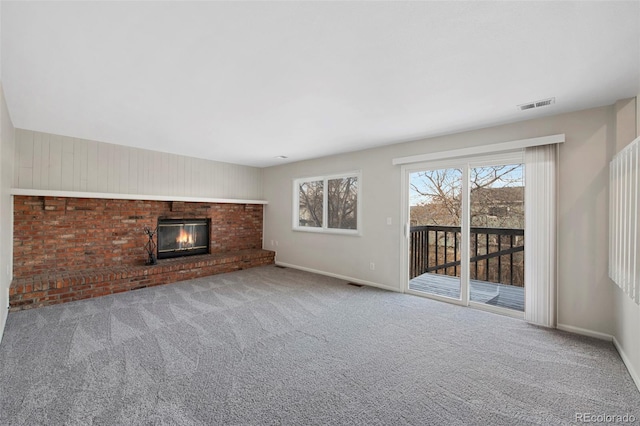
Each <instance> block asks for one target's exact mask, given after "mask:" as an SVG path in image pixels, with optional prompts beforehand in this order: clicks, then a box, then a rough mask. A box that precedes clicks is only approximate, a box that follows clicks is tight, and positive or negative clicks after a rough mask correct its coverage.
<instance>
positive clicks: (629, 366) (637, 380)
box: [613, 337, 640, 391]
mask: <svg viewBox="0 0 640 426" xmlns="http://www.w3.org/2000/svg"><path fill="white" fill-rule="evenodd" d="M613 346H615V347H616V349H617V350H618V353H619V354H620V358H622V362H624V365H625V366H626V367H627V371H628V372H629V375H630V376H631V378H632V379H633V381H634V382H635V384H636V387H637V388H638V391H640V375H639V374H638V372H637V371H636V370H635V368H633V364H631V360H630V359H629V357H628V356H627V354H626V353H624V350H623V349H622V346H620V343H618V339H616V338H615V337H613Z"/></svg>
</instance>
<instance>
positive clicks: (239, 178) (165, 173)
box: [14, 129, 262, 200]
mask: <svg viewBox="0 0 640 426" xmlns="http://www.w3.org/2000/svg"><path fill="white" fill-rule="evenodd" d="M15 164H16V167H15V171H14V186H15V187H16V188H23V189H48V190H63V191H83V192H85V191H86V192H106V193H120V194H143V195H177V196H194V197H209V198H235V199H253V200H255V199H262V169H260V168H256V167H248V166H240V165H235V164H229V163H221V162H216V161H210V160H202V159H197V158H192V157H185V156H181V155H175V154H167V153H162V152H157V151H150V150H144V149H139V148H130V147H126V146H121V145H114V144H109V143H103V142H96V141H90V140H84V139H78V138H72V137H66V136H59V135H52V134H48V133H40V132H34V131H31V130H23V129H16V152H15Z"/></svg>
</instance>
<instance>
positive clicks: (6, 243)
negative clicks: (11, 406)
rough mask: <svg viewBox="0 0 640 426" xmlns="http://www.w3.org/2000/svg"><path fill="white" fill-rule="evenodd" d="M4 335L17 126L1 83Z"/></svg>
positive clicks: (0, 307)
mask: <svg viewBox="0 0 640 426" xmlns="http://www.w3.org/2000/svg"><path fill="white" fill-rule="evenodd" d="M0 115H1V121H0V338H1V336H2V332H3V331H4V325H5V322H6V319H7V313H8V308H9V286H10V285H11V278H12V274H11V269H12V263H13V204H12V197H11V195H9V189H10V188H11V183H12V179H13V150H14V129H13V125H12V124H11V118H10V117H9V112H8V110H7V104H6V102H5V99H4V92H3V91H2V85H1V84H0Z"/></svg>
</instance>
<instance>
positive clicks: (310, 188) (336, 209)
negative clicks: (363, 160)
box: [298, 176, 358, 230]
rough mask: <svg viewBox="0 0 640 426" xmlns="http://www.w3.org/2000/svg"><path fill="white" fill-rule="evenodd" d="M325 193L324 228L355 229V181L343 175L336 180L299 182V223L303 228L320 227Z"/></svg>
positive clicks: (356, 201) (356, 204)
mask: <svg viewBox="0 0 640 426" xmlns="http://www.w3.org/2000/svg"><path fill="white" fill-rule="evenodd" d="M325 190H326V192H327V194H326V195H327V206H326V211H327V224H326V226H327V228H331V229H349V230H351V229H358V178H357V177H356V176H345V177H340V178H335V179H326V188H325V180H317V181H307V182H302V183H300V184H299V186H298V201H299V206H298V224H299V226H304V227H314V228H322V227H323V217H324V209H325V206H324V195H325V193H324V192H325Z"/></svg>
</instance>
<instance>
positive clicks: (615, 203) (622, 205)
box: [609, 138, 640, 305]
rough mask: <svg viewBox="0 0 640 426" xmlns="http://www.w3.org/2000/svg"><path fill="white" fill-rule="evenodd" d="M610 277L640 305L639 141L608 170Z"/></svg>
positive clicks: (613, 162) (628, 147)
mask: <svg viewBox="0 0 640 426" xmlns="http://www.w3.org/2000/svg"><path fill="white" fill-rule="evenodd" d="M609 174H610V179H609V238H610V240H609V277H610V278H611V279H612V280H613V281H614V282H615V283H616V284H617V285H618V286H619V287H620V288H621V289H622V290H623V291H624V292H625V293H626V294H627V295H628V296H629V297H630V298H631V299H633V300H634V301H635V302H636V303H637V304H639V305H640V227H639V225H640V224H639V223H638V222H639V221H640V210H639V209H638V208H639V204H638V192H639V191H640V138H638V139H636V140H635V141H633V142H632V143H631V144H629V145H628V146H627V147H626V148H624V149H623V150H622V151H620V152H619V153H618V154H617V155H616V156H615V157H614V158H613V160H611V164H610V166H609Z"/></svg>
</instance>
